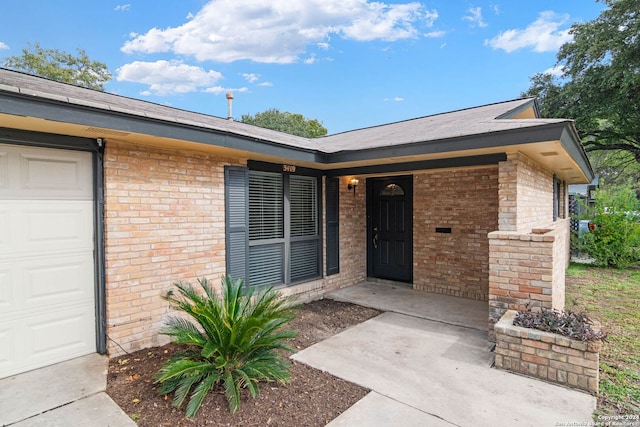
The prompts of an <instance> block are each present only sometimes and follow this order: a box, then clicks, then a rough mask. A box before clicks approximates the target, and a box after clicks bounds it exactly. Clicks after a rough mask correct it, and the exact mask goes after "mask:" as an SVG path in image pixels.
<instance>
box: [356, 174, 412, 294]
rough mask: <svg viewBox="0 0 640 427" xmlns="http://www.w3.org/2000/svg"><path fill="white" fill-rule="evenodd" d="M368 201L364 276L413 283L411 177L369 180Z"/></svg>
mask: <svg viewBox="0 0 640 427" xmlns="http://www.w3.org/2000/svg"><path fill="white" fill-rule="evenodd" d="M367 197H368V200H367V201H368V203H367V204H368V215H367V216H368V219H369V221H368V227H367V235H368V244H367V249H368V268H367V270H368V274H369V276H371V277H377V278H381V279H389V280H397V281H401V282H411V281H412V280H413V177H411V176H400V177H391V178H370V179H368V180H367Z"/></svg>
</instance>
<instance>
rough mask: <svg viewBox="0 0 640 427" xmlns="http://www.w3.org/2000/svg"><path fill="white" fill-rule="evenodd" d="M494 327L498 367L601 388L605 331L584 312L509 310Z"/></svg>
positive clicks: (591, 388)
mask: <svg viewBox="0 0 640 427" xmlns="http://www.w3.org/2000/svg"><path fill="white" fill-rule="evenodd" d="M494 330H495V336H496V348H495V366H496V368H498V369H504V370H507V371H511V372H516V373H520V374H524V375H528V376H532V377H535V378H540V379H543V380H545V381H551V382H554V383H558V384H562V385H565V386H568V387H573V388H578V389H581V390H585V391H588V392H590V393H598V384H599V360H600V356H599V352H600V348H601V346H602V341H603V340H604V339H605V338H606V335H605V333H604V332H602V331H600V330H599V328H597V327H595V325H594V322H593V321H592V320H591V319H589V318H588V317H587V316H586V315H584V314H582V313H574V312H567V313H565V312H560V311H557V310H549V309H542V311H540V312H532V311H529V310H527V311H520V312H516V311H514V310H508V311H507V312H506V313H505V314H504V315H503V316H502V318H501V319H500V320H499V321H498V323H496V325H495V327H494Z"/></svg>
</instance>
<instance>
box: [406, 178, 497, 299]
mask: <svg viewBox="0 0 640 427" xmlns="http://www.w3.org/2000/svg"><path fill="white" fill-rule="evenodd" d="M413 182H414V184H413V186H414V187H413V188H414V196H413V204H414V207H413V211H414V218H413V227H414V237H413V239H414V241H413V247H414V259H413V263H414V272H413V277H414V288H415V289H419V290H425V291H429V292H437V293H441V294H446V295H453V296H459V297H465V298H473V299H478V300H487V298H488V289H489V269H488V266H489V240H488V239H487V234H488V233H489V232H491V231H494V230H497V228H498V222H497V217H498V168H497V167H495V166H491V167H484V168H477V169H461V170H450V171H433V172H428V173H419V174H416V175H414V181H413ZM436 227H450V228H451V234H446V233H436V231H435V229H436Z"/></svg>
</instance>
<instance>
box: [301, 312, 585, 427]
mask: <svg viewBox="0 0 640 427" xmlns="http://www.w3.org/2000/svg"><path fill="white" fill-rule="evenodd" d="M487 347H488V346H487V335H486V332H485V331H479V330H476V329H471V328H467V327H460V326H455V325H449V324H446V323H443V322H439V321H431V320H425V319H421V318H418V317H415V316H413V315H412V316H407V315H402V314H398V313H391V312H387V313H383V314H381V315H380V316H378V317H376V318H373V319H370V320H368V321H366V322H364V323H362V324H360V325H357V326H355V327H353V328H350V329H348V330H346V331H344V332H342V333H340V334H338V335H336V336H334V337H331V338H329V339H327V340H325V341H322V342H320V343H318V344H315V345H313V346H311V347H308V348H306V349H304V350H302V351H300V352H299V353H296V354H294V355H293V356H292V358H293V359H295V360H297V361H299V362H301V363H305V364H307V365H309V366H312V367H314V368H316V369H320V370H323V371H326V372H329V373H330V374H332V375H335V376H337V377H339V378H342V379H345V380H347V381H350V382H353V383H356V384H359V385H361V386H363V387H366V388H368V389H370V390H372V392H371V393H369V394H368V395H367V396H366V397H365V398H364V399H362V400H361V401H359V402H358V403H357V404H356V405H354V406H352V407H351V408H350V409H348V410H347V411H346V412H344V413H343V414H342V415H340V416H339V417H338V418H336V419H335V420H333V421H332V422H331V423H330V424H329V426H331V427H335V426H354V425H357V426H390V425H402V426H469V427H476V426H477V427H482V426H492V427H494V426H514V425H517V426H536V427H540V426H554V425H560V424H559V423H564V422H584V423H585V424H584V425H587V423H588V422H589V421H591V420H592V418H591V414H592V413H593V411H594V409H595V405H596V400H595V398H594V397H592V396H590V395H588V394H585V393H581V392H578V391H574V390H569V389H566V388H563V387H559V386H555V385H552V384H548V383H544V382H542V381H538V380H534V379H530V378H526V377H522V376H518V375H514V374H510V373H507V372H503V371H498V370H496V369H493V368H491V367H490V366H491V364H492V360H493V354H492V353H491V352H490V351H488V349H487ZM556 423H558V424H556Z"/></svg>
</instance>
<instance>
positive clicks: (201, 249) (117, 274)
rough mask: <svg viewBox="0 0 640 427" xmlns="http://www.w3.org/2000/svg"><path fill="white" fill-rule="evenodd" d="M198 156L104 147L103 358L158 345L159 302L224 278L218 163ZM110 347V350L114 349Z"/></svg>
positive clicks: (228, 161) (221, 164) (223, 161)
mask: <svg viewBox="0 0 640 427" xmlns="http://www.w3.org/2000/svg"><path fill="white" fill-rule="evenodd" d="M225 164H233V165H241V164H242V162H241V161H238V160H231V159H220V158H216V157H215V156H213V155H210V154H206V153H201V152H184V151H179V152H178V151H172V150H163V149H159V148H155V147H154V148H146V147H142V146H134V145H129V144H125V143H118V142H115V141H109V142H108V144H107V148H106V153H105V158H104V171H105V179H104V181H105V184H104V185H105V244H106V304H107V334H108V335H109V338H110V340H109V348H108V351H109V353H110V354H119V353H121V352H122V350H121V349H120V348H119V347H118V345H119V346H122V347H123V348H124V349H126V350H127V351H135V350H137V349H140V348H145V347H149V346H153V345H158V344H162V343H164V342H166V339H165V337H164V336H161V335H159V334H158V330H159V329H160V327H161V326H162V325H163V322H164V319H165V316H166V314H167V310H168V308H167V305H166V303H165V301H164V300H162V298H161V296H162V295H163V294H164V293H165V292H166V291H167V290H168V289H169V288H170V287H171V285H172V284H173V283H174V282H175V281H178V280H188V281H192V282H195V279H196V278H197V277H207V278H209V279H211V280H213V281H217V280H218V279H219V278H220V277H221V276H222V275H223V274H224V272H225V223H224V219H225V216H224V209H225V204H224V165H225ZM114 341H115V342H117V343H118V345H116V344H114Z"/></svg>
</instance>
